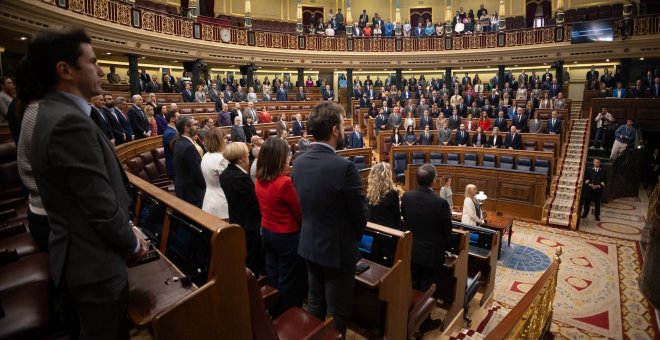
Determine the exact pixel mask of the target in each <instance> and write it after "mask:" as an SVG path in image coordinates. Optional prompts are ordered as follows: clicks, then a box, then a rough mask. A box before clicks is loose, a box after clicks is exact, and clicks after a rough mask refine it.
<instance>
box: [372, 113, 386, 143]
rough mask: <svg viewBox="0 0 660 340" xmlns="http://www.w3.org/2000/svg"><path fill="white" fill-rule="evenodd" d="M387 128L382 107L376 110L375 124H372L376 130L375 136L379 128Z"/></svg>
mask: <svg viewBox="0 0 660 340" xmlns="http://www.w3.org/2000/svg"><path fill="white" fill-rule="evenodd" d="M386 129H387V117H385V114H384V113H383V109H382V108H381V109H379V110H378V116H376V124H374V130H375V132H376V136H378V132H380V130H386Z"/></svg>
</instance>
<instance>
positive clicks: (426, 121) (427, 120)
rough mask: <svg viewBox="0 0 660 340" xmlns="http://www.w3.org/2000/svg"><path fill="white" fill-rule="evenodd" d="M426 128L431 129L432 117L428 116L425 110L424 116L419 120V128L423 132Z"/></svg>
mask: <svg viewBox="0 0 660 340" xmlns="http://www.w3.org/2000/svg"><path fill="white" fill-rule="evenodd" d="M427 126H428V127H429V129H433V117H431V116H429V111H428V110H425V111H424V115H423V116H422V118H420V119H419V128H420V129H422V130H424V128H426V127H427Z"/></svg>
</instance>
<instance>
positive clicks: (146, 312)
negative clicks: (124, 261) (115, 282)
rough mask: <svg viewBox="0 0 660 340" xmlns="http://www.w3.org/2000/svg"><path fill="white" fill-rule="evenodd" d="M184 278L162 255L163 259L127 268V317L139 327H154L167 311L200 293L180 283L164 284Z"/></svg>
mask: <svg viewBox="0 0 660 340" xmlns="http://www.w3.org/2000/svg"><path fill="white" fill-rule="evenodd" d="M173 276H177V277H179V278H181V277H184V276H185V275H184V274H183V273H182V272H181V271H180V270H179V269H178V268H177V267H175V266H174V265H173V264H172V263H171V262H170V261H169V260H168V259H167V258H166V257H165V256H164V255H163V254H160V259H158V260H157V261H153V262H147V263H144V264H141V265H138V266H135V267H131V268H128V282H129V287H128V316H129V317H130V318H131V321H132V322H133V323H134V324H136V325H138V326H147V325H149V324H151V321H152V320H153V318H154V317H155V316H156V315H158V314H160V313H161V312H162V311H164V310H165V309H167V308H169V307H170V306H172V305H174V304H176V303H177V302H178V301H180V300H181V299H183V298H185V297H186V296H188V295H190V294H192V293H193V292H194V291H196V290H197V286H195V285H194V284H193V285H192V286H191V287H190V288H183V287H181V282H180V281H179V282H172V283H171V284H165V280H167V279H168V278H170V279H171V278H172V277H173Z"/></svg>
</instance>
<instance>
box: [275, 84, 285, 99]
mask: <svg viewBox="0 0 660 340" xmlns="http://www.w3.org/2000/svg"><path fill="white" fill-rule="evenodd" d="M276 95H277V97H276V99H277V101H278V102H285V101H287V100H288V96H287V95H288V92H287V90H286V89H285V88H284V85H283V84H280V88H279V89H277V94H276Z"/></svg>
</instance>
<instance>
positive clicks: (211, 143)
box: [201, 127, 229, 220]
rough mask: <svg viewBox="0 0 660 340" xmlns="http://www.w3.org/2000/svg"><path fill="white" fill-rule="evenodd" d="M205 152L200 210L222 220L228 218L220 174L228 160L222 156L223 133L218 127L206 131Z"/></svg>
mask: <svg viewBox="0 0 660 340" xmlns="http://www.w3.org/2000/svg"><path fill="white" fill-rule="evenodd" d="M204 147H205V148H206V151H207V152H206V154H204V157H202V163H201V167H202V175H204V181H205V182H206V192H205V193H204V202H203V203H202V210H204V211H206V212H208V213H209V214H212V215H215V216H218V217H220V218H222V219H224V220H226V219H228V218H229V212H228V210H227V197H226V196H225V192H224V191H222V187H221V186H220V174H222V172H223V171H224V170H225V169H226V168H227V166H228V165H229V162H228V161H227V160H226V159H225V158H224V157H223V156H222V151H224V149H225V134H224V133H223V132H222V129H220V128H219V127H212V128H210V129H209V130H208V131H206V136H205V137H204Z"/></svg>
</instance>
